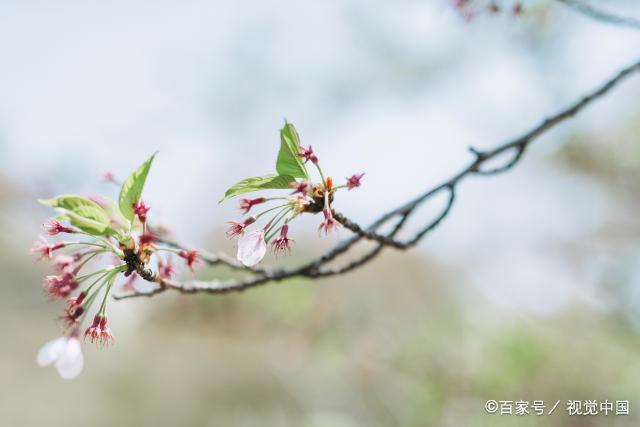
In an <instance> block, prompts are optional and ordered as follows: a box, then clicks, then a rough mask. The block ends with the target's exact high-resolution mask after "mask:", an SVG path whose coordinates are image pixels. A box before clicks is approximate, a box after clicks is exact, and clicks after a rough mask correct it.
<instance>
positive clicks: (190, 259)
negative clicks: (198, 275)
mask: <svg viewBox="0 0 640 427" xmlns="http://www.w3.org/2000/svg"><path fill="white" fill-rule="evenodd" d="M178 256H180V257H181V258H184V259H185V260H186V261H187V267H189V270H191V272H193V266H194V265H195V264H200V263H201V262H202V261H200V259H198V251H180V252H178Z"/></svg>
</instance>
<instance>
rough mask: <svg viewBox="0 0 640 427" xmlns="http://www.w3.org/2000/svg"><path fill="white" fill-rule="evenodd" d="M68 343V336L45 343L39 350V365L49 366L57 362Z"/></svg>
mask: <svg viewBox="0 0 640 427" xmlns="http://www.w3.org/2000/svg"><path fill="white" fill-rule="evenodd" d="M66 343H67V337H59V338H56V339H53V340H51V341H49V342H47V343H46V344H45V345H43V346H42V347H41V348H40V350H39V351H38V357H36V361H37V362H38V365H40V366H47V365H50V364H52V363H53V362H55V361H56V359H58V357H59V356H60V353H61V352H62V349H63V348H64V346H65V344H66Z"/></svg>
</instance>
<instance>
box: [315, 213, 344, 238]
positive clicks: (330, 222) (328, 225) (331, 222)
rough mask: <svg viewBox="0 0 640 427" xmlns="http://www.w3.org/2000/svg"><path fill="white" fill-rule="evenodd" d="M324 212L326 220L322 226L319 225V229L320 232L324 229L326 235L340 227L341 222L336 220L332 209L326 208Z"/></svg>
mask: <svg viewBox="0 0 640 427" xmlns="http://www.w3.org/2000/svg"><path fill="white" fill-rule="evenodd" d="M322 213H323V214H324V221H323V222H322V224H320V227H318V230H319V231H320V232H322V231H324V233H325V235H326V234H329V233H330V232H332V231H334V230H337V229H338V227H340V223H339V222H338V221H336V220H335V218H334V217H333V214H332V213H331V209H329V208H324V209H323V210H322Z"/></svg>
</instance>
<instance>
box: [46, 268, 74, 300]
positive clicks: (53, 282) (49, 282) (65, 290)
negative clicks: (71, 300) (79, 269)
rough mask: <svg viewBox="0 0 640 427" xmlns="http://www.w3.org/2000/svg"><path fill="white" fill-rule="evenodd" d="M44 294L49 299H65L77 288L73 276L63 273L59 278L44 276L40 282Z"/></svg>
mask: <svg viewBox="0 0 640 427" xmlns="http://www.w3.org/2000/svg"><path fill="white" fill-rule="evenodd" d="M42 288H43V289H44V292H45V293H46V294H47V295H48V296H49V297H50V298H51V299H62V298H67V297H68V296H69V295H71V293H72V292H73V291H75V290H76V289H77V288H78V282H77V281H76V278H75V275H73V274H69V273H65V274H63V275H61V276H46V277H45V278H44V280H43V282H42Z"/></svg>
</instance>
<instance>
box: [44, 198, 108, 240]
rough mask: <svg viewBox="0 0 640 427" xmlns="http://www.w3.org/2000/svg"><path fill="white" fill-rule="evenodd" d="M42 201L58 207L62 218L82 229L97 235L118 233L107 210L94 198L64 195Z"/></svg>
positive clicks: (47, 204) (59, 216)
mask: <svg viewBox="0 0 640 427" xmlns="http://www.w3.org/2000/svg"><path fill="white" fill-rule="evenodd" d="M39 202H40V203H42V204H43V205H46V206H50V207H52V208H57V209H58V212H59V214H60V215H58V218H59V219H60V220H67V221H69V222H70V223H71V224H72V225H74V226H76V227H78V228H79V229H81V230H82V231H84V232H86V233H89V234H93V235H96V236H105V235H117V234H118V233H117V231H115V230H113V229H112V228H111V227H110V226H109V224H110V222H109V215H108V214H107V212H106V211H105V210H104V209H103V208H102V207H101V206H100V205H99V204H97V203H96V202H94V201H93V200H91V199H89V198H87V197H83V196H77V195H62V196H58V197H56V198H53V199H50V200H39Z"/></svg>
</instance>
